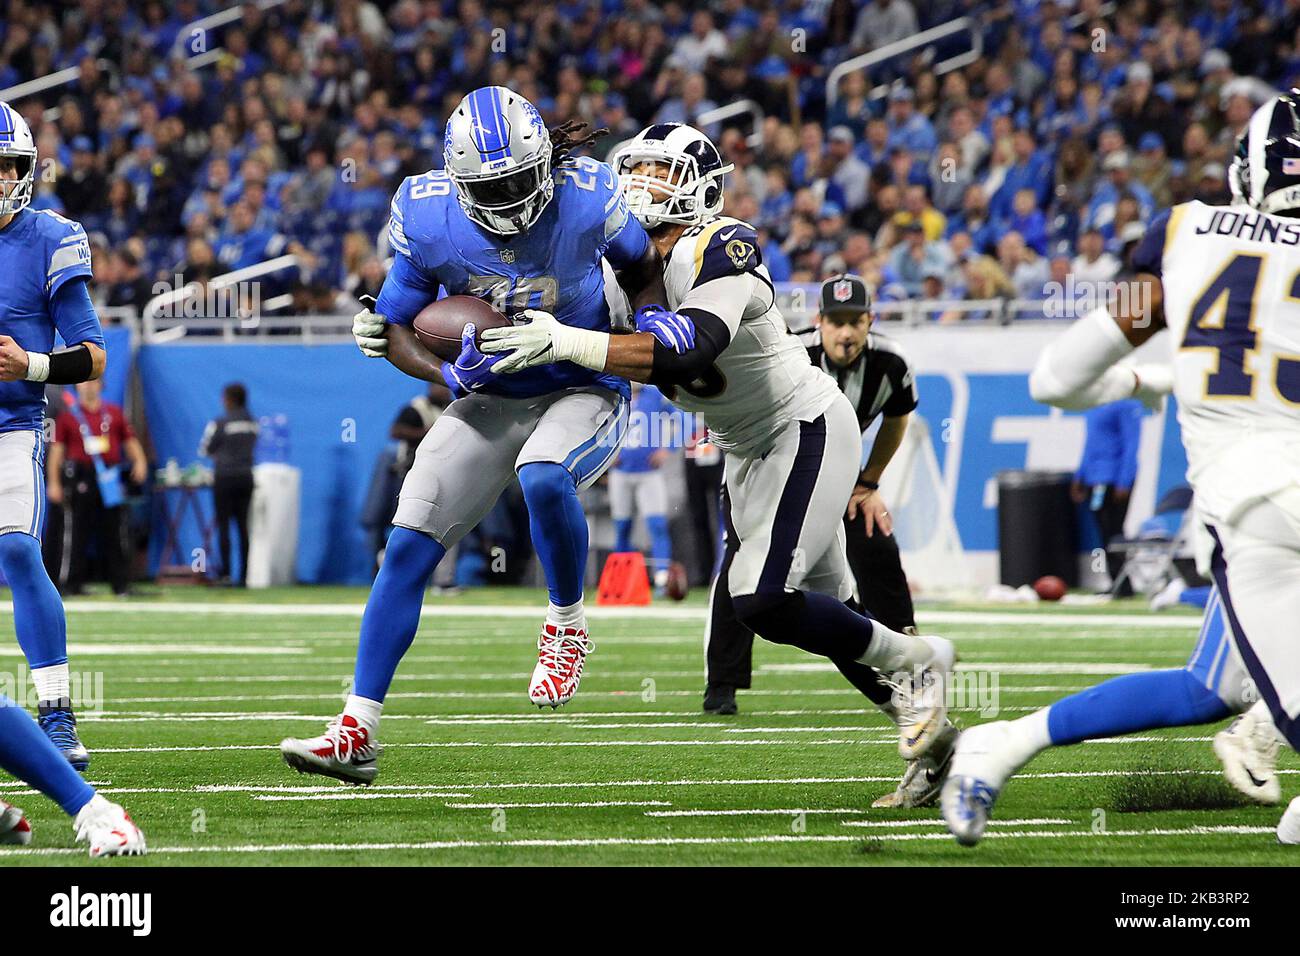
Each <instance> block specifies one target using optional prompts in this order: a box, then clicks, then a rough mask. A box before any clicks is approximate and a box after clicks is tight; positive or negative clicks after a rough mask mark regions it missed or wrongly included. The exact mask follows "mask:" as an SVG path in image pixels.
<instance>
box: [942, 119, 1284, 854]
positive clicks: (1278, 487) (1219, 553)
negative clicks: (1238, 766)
mask: <svg viewBox="0 0 1300 956" xmlns="http://www.w3.org/2000/svg"><path fill="white" fill-rule="evenodd" d="M1238 157H1239V160H1240V162H1234V164H1233V166H1232V170H1231V172H1230V173H1229V175H1230V176H1231V177H1233V179H1234V180H1235V182H1234V183H1233V184H1232V185H1233V188H1232V191H1233V193H1234V194H1236V195H1240V196H1243V197H1244V198H1245V200H1246V203H1247V204H1248V205H1249V206H1250V207H1251V210H1253V212H1250V213H1243V212H1242V211H1241V210H1230V209H1225V208H1224V207H1216V206H1209V205H1206V204H1205V203H1202V202H1200V201H1197V200H1193V201H1191V202H1187V203H1182V204H1179V205H1176V206H1174V207H1173V208H1172V209H1170V210H1169V211H1168V212H1166V213H1163V214H1161V215H1160V216H1158V217H1157V218H1156V220H1155V222H1154V223H1153V224H1152V225H1151V228H1150V229H1148V230H1147V232H1146V234H1145V236H1144V237H1143V238H1142V240H1141V242H1140V243H1139V244H1138V248H1137V249H1136V250H1135V252H1134V255H1133V258H1134V265H1135V267H1136V271H1137V277H1136V278H1135V280H1134V284H1135V288H1134V289H1132V290H1129V291H1130V294H1129V295H1126V296H1124V297H1120V298H1118V299H1117V302H1116V305H1117V306H1118V308H1117V309H1116V311H1117V312H1118V313H1119V314H1117V315H1112V314H1111V312H1110V310H1109V308H1108V307H1107V306H1104V305H1103V306H1099V307H1098V308H1096V309H1094V310H1093V311H1091V312H1089V313H1088V314H1087V315H1086V316H1084V317H1083V318H1082V319H1079V320H1078V321H1076V322H1075V323H1074V324H1073V325H1072V326H1071V327H1070V328H1069V329H1068V330H1067V331H1066V332H1065V333H1063V334H1062V335H1061V336H1059V337H1058V338H1057V339H1056V340H1055V341H1054V342H1053V343H1052V345H1050V346H1049V347H1048V348H1047V349H1046V350H1045V351H1044V353H1043V355H1042V356H1041V358H1040V359H1039V361H1038V364H1037V366H1036V367H1035V369H1034V372H1033V375H1032V376H1031V379H1030V387H1031V391H1032V393H1033V395H1034V397H1035V398H1036V399H1038V400H1039V401H1045V402H1048V403H1050V404H1052V405H1056V406H1058V407H1061V408H1069V409H1078V408H1087V407H1091V406H1095V405H1100V404H1104V403H1106V402H1111V401H1117V400H1120V399H1124V398H1129V397H1136V398H1140V399H1143V400H1144V401H1146V402H1148V403H1154V402H1158V401H1159V400H1160V396H1161V395H1163V394H1165V393H1167V392H1169V391H1171V390H1172V391H1173V393H1174V395H1175V397H1176V398H1177V400H1178V418H1179V423H1180V425H1181V426H1182V432H1183V442H1184V445H1185V446H1186V449H1187V461H1188V469H1187V476H1188V480H1189V481H1190V483H1191V485H1192V488H1193V491H1194V494H1195V506H1196V508H1197V513H1198V515H1199V516H1200V518H1201V519H1202V520H1203V522H1204V526H1205V531H1206V535H1207V538H1206V541H1207V545H1208V548H1207V549H1205V550H1208V551H1209V552H1210V553H1209V555H1208V564H1209V566H1210V570H1211V572H1212V574H1213V577H1214V582H1215V585H1216V588H1217V591H1218V596H1219V599H1220V601H1212V602H1211V605H1210V606H1209V607H1207V609H1206V621H1207V625H1206V629H1205V630H1203V635H1202V646H1205V645H1207V644H1213V643H1215V639H1214V636H1213V635H1214V628H1215V627H1217V626H1223V625H1226V628H1227V630H1228V631H1229V632H1230V634H1231V637H1232V647H1233V648H1235V650H1236V652H1237V655H1238V656H1239V659H1240V663H1241V664H1244V667H1245V670H1246V671H1247V672H1248V673H1249V677H1250V684H1249V686H1248V688H1247V689H1246V696H1247V698H1248V700H1249V701H1250V702H1253V701H1254V700H1255V696H1256V694H1258V697H1259V699H1260V700H1261V702H1262V703H1264V704H1265V705H1266V706H1267V707H1268V710H1269V713H1270V714H1271V716H1272V718H1273V724H1274V726H1275V727H1276V730H1277V731H1278V732H1280V733H1281V735H1282V736H1283V737H1285V738H1286V740H1287V741H1288V742H1289V743H1290V744H1291V746H1292V747H1293V748H1295V749H1298V750H1300V654H1298V653H1297V645H1296V640H1295V622H1296V620H1297V619H1300V419H1297V417H1296V413H1295V406H1296V404H1297V402H1300V387H1297V382H1300V363H1297V362H1296V360H1295V358H1294V356H1295V355H1296V354H1300V326H1298V325H1297V324H1296V322H1295V317H1294V315H1293V314H1292V303H1291V296H1290V294H1289V292H1288V289H1289V287H1290V283H1291V281H1292V279H1293V277H1294V276H1295V274H1296V272H1297V269H1300V253H1297V252H1296V250H1295V246H1294V245H1292V244H1290V243H1293V242H1294V235H1295V230H1296V226H1295V222H1294V220H1295V219H1296V218H1297V216H1300V102H1297V99H1296V97H1295V96H1293V95H1283V96H1280V97H1276V98H1274V99H1272V100H1270V101H1269V102H1268V103H1266V104H1265V105H1263V106H1261V107H1260V108H1259V109H1258V110H1257V111H1255V113H1254V114H1253V116H1252V117H1251V120H1250V122H1249V124H1248V125H1247V127H1246V130H1245V132H1244V133H1243V135H1242V137H1241V140H1240V142H1239V147H1238ZM1225 216H1231V219H1230V220H1227V219H1221V218H1220V217H1225ZM1220 223H1222V225H1220ZM1266 269H1267V270H1268V271H1267V272H1266V271H1265V270H1266ZM1207 277H1208V278H1207ZM1165 327H1168V328H1169V330H1170V332H1171V334H1172V335H1173V336H1174V338H1175V341H1177V342H1178V343H1179V344H1180V348H1179V349H1178V350H1177V351H1176V352H1175V354H1174V360H1173V374H1172V379H1171V376H1170V370H1169V369H1168V368H1166V367H1163V366H1150V365H1132V364H1126V363H1124V362H1122V360H1123V359H1125V358H1126V357H1127V356H1128V355H1129V354H1130V353H1131V352H1132V351H1133V349H1134V348H1135V347H1136V346H1138V345H1141V344H1142V343H1144V342H1146V341H1147V340H1148V339H1150V338H1151V337H1152V336H1153V335H1155V334H1156V333H1157V332H1159V331H1160V330H1161V329H1163V328H1165ZM1251 355H1253V356H1254V359H1253V360H1248V358H1247V356H1251ZM1260 377H1267V378H1269V379H1270V382H1268V383H1267V384H1266V383H1260V382H1259V381H1257V379H1258V378H1260ZM1220 602H1221V607H1222V610H1221V612H1220ZM1220 613H1221V614H1222V616H1223V619H1224V620H1223V621H1222V622H1216V621H1215V620H1214V618H1215V617H1217V616H1218V615H1219V614H1220ZM1200 649H1201V648H1198V654H1197V655H1194V657H1193V665H1195V664H1196V663H1197V661H1198V659H1199V651H1200ZM1220 657H1221V659H1222V660H1224V661H1225V664H1224V665H1217V664H1216V665H1214V668H1217V667H1219V666H1225V667H1226V666H1231V662H1232V661H1233V660H1234V657H1233V655H1230V654H1227V653H1226V652H1225V653H1222V654H1221V655H1220ZM1214 668H1211V670H1210V672H1209V675H1208V679H1207V677H1206V672H1205V669H1204V668H1202V669H1201V673H1200V674H1199V675H1198V674H1197V672H1196V671H1197V668H1196V667H1195V666H1189V668H1188V669H1187V670H1185V671H1165V672H1158V673H1155V674H1136V675H1129V676H1127V677H1124V678H1120V679H1118V680H1115V681H1108V682H1107V683H1106V684H1103V685H1101V687H1099V688H1095V689H1094V690H1093V691H1087V692H1085V693H1084V694H1082V695H1076V697H1074V698H1069V699H1067V700H1066V701H1062V702H1061V703H1059V704H1056V705H1053V706H1052V707H1050V708H1047V709H1045V710H1041V711H1038V712H1036V713H1034V714H1031V715H1030V716H1029V717H1025V718H1022V719H1021V720H1017V721H1012V722H994V723H989V724H982V725H980V726H978V727H973V728H971V729H970V730H968V731H966V732H964V733H963V734H962V736H961V739H960V740H959V741H958V743H957V752H956V754H955V756H954V758H953V764H952V768H951V773H950V776H949V778H948V781H947V783H946V784H945V785H944V788H943V794H942V804H943V814H944V819H945V821H946V822H947V824H948V828H949V830H950V831H951V832H952V833H953V835H954V836H955V837H956V838H957V840H958V842H960V843H963V844H967V845H970V844H974V843H976V842H978V840H979V839H980V837H981V836H982V835H983V832H984V828H985V827H986V826H987V824H988V819H989V816H990V814H991V812H992V808H993V805H994V802H995V801H996V800H997V798H998V795H999V793H1000V792H1001V789H1002V787H1003V786H1004V784H1005V783H1006V781H1007V780H1008V779H1009V778H1010V777H1011V776H1012V775H1013V774H1014V773H1015V772H1016V771H1017V770H1018V769H1019V768H1020V767H1021V766H1023V765H1024V763H1025V762H1026V761H1028V760H1029V759H1030V758H1031V757H1032V756H1033V755H1034V754H1036V753H1038V752H1039V751H1040V750H1042V749H1044V748H1046V747H1048V746H1050V745H1052V744H1053V743H1058V742H1066V743H1068V742H1073V741H1075V740H1080V739H1086V738H1087V737H1090V736H1109V735H1111V734H1112V733H1116V732H1127V731H1132V730H1136V729H1142V728H1147V727H1152V726H1169V725H1181V724H1186V723H1199V722H1201V721H1203V720H1205V719H1218V718H1220V717H1222V716H1224V714H1223V701H1222V698H1221V696H1220V693H1218V692H1216V691H1215V689H1214V685H1215V684H1217V682H1218V681H1219V680H1221V679H1223V678H1221V677H1220V676H1219V674H1218V673H1216V672H1215V670H1214ZM1198 676H1200V677H1201V678H1202V679H1201V680H1197V679H1196V678H1197V677H1198ZM1228 684H1229V686H1228V687H1227V690H1228V692H1229V693H1233V692H1234V687H1233V686H1232V685H1234V684H1235V685H1237V687H1244V686H1245V685H1246V682H1245V680H1244V677H1243V678H1241V679H1239V680H1236V681H1233V680H1231V679H1228ZM1238 692H1240V691H1238ZM1237 709H1244V708H1237ZM1257 716H1258V714H1257V712H1252V713H1251V715H1250V719H1248V720H1246V721H1241V722H1238V724H1237V725H1235V726H1234V728H1233V729H1232V732H1233V733H1235V734H1236V735H1237V737H1238V743H1239V744H1240V745H1241V748H1242V749H1246V750H1249V749H1254V750H1256V751H1258V752H1259V753H1260V755H1261V756H1262V757H1267V756H1268V754H1267V749H1268V743H1267V733H1266V731H1267V728H1261V727H1260V726H1259V722H1258V720H1257ZM1157 720H1163V721H1164V723H1157ZM1120 728H1122V729H1120ZM1260 730H1263V731H1265V733H1264V734H1261V733H1259V731H1260ZM1261 737H1263V738H1264V739H1263V740H1262V741H1261V739H1260V738H1261ZM1252 745H1254V746H1253V747H1252ZM1234 749H1235V748H1234ZM1216 751H1218V752H1219V753H1220V756H1221V757H1222V756H1224V755H1225V753H1226V754H1227V756H1229V757H1230V758H1234V759H1235V758H1236V757H1238V756H1240V754H1234V753H1232V752H1231V751H1229V750H1228V749H1227V748H1223V747H1222V746H1221V745H1220V742H1219V741H1218V740H1216ZM1229 777H1230V779H1231V777H1232V774H1231V773H1229ZM1261 783H1264V784H1266V783H1267V781H1261ZM1260 790H1261V793H1260V796H1261V797H1264V798H1267V797H1268V796H1273V798H1274V799H1276V796H1275V794H1270V793H1268V792H1267V791H1266V790H1265V788H1264V787H1261V788H1260ZM1277 835H1278V839H1279V840H1280V841H1281V842H1283V843H1300V797H1297V798H1295V799H1293V800H1292V802H1291V804H1290V806H1288V808H1287V810H1286V811H1285V813H1284V814H1283V815H1282V819H1281V820H1280V821H1279V823H1278V828H1277Z"/></svg>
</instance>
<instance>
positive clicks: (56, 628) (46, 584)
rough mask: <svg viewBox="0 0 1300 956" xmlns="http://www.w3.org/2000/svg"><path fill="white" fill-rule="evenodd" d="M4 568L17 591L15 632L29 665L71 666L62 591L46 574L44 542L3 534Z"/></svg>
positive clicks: (1, 564)
mask: <svg viewBox="0 0 1300 956" xmlns="http://www.w3.org/2000/svg"><path fill="white" fill-rule="evenodd" d="M0 569H3V570H4V574H5V580H7V581H8V582H9V587H10V588H11V589H12V590H13V601H14V630H16V631H17V632H18V646H19V647H21V648H22V649H23V654H24V655H26V657H27V666H28V667H30V668H32V669H33V670H35V669H36V668H38V667H52V666H53V665H55V664H66V663H68V628H67V621H66V619H65V618H64V616H63V601H62V600H61V599H60V598H59V591H58V588H56V587H55V586H54V583H53V582H52V581H51V580H50V576H49V575H48V574H47V573H46V572H45V564H44V562H43V561H42V560H41V543H40V542H39V541H37V540H36V539H35V538H33V537H32V536H31V535H29V534H23V533H22V532H21V531H12V532H10V533H9V534H0Z"/></svg>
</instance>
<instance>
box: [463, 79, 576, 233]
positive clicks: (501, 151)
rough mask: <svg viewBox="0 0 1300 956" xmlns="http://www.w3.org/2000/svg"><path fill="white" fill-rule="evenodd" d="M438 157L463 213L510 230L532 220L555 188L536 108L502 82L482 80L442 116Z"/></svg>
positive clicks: (516, 230)
mask: <svg viewBox="0 0 1300 956" xmlns="http://www.w3.org/2000/svg"><path fill="white" fill-rule="evenodd" d="M445 140H446V142H445V145H444V147H443V161H444V166H445V167H446V170H447V176H448V178H449V179H450V180H451V181H452V182H453V183H454V184H455V186H456V197H457V199H459V201H460V206H461V208H462V209H464V210H465V215H466V216H468V217H469V218H470V219H471V220H472V221H474V222H476V223H478V224H479V225H480V226H482V227H483V228H484V229H486V230H488V231H489V232H492V233H495V234H497V235H499V236H512V235H517V234H518V233H521V232H527V231H528V229H529V227H531V226H532V225H533V223H535V222H537V219H538V217H539V216H541V214H542V211H543V210H545V209H546V205H547V203H549V202H550V201H551V196H552V195H553V194H554V192H555V181H554V180H553V179H552V178H551V137H550V134H549V133H548V132H547V129H546V124H545V123H544V122H543V121H542V116H541V114H540V113H538V112H537V108H536V107H534V106H533V104H532V103H530V102H528V101H527V100H526V99H524V98H523V97H522V96H520V95H519V94H518V93H516V92H514V91H513V90H509V89H506V88H505V87H504V86H485V87H481V88H480V89H477V90H475V91H474V92H472V93H470V94H469V95H468V96H466V97H465V98H464V99H463V100H461V101H460V104H459V105H458V106H457V107H456V109H455V110H453V111H452V114H451V118H450V119H448V120H447V133H446V137H445Z"/></svg>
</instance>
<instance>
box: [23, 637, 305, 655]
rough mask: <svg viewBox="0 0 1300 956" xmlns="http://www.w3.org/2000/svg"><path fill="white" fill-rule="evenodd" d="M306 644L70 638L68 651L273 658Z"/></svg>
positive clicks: (297, 651) (302, 649)
mask: <svg viewBox="0 0 1300 956" xmlns="http://www.w3.org/2000/svg"><path fill="white" fill-rule="evenodd" d="M310 653H311V648H310V647H306V646H299V647H289V646H285V645H279V646H274V645H266V644H247V645H234V644H116V643H110V642H104V643H101V642H99V641H72V642H71V643H69V644H68V654H69V656H71V657H73V658H78V657H148V656H151V655H154V654H175V655H180V656H185V657H249V656H256V657H273V656H287V655H298V654H310ZM22 656H23V652H22V649H21V648H19V647H16V646H10V645H8V644H5V645H3V646H0V657H22Z"/></svg>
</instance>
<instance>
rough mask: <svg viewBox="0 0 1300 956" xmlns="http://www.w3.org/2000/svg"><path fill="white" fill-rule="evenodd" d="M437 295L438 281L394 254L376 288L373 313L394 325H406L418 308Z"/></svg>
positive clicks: (405, 257) (416, 313) (407, 258)
mask: <svg viewBox="0 0 1300 956" xmlns="http://www.w3.org/2000/svg"><path fill="white" fill-rule="evenodd" d="M437 297H438V280H437V279H435V278H434V277H433V276H431V275H429V274H428V273H427V272H425V271H424V270H422V269H421V268H420V267H419V266H417V265H416V264H415V263H414V262H412V261H411V260H410V258H409V257H407V256H404V255H402V254H401V253H398V254H397V255H395V256H394V257H393V268H392V269H390V270H389V272H388V276H387V277H386V278H385V279H384V284H383V286H382V287H381V288H380V290H379V300H378V302H377V304H376V305H375V312H376V313H377V314H379V315H382V316H383V317H384V318H386V319H387V320H388V321H389V322H391V323H393V324H394V325H410V324H411V322H412V321H413V320H414V319H415V317H416V316H417V315H418V314H419V313H420V310H421V309H423V308H424V307H425V306H426V305H428V304H429V303H430V302H432V301H433V300H434V299H436V298H437Z"/></svg>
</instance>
